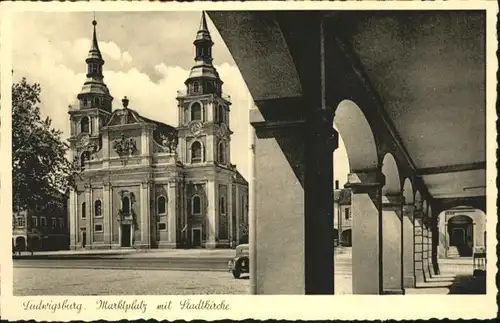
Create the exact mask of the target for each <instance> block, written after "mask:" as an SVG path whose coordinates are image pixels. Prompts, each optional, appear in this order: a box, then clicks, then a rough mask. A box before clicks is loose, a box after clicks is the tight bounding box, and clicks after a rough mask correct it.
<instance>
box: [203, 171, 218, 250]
mask: <svg viewBox="0 0 500 323" xmlns="http://www.w3.org/2000/svg"><path fill="white" fill-rule="evenodd" d="M207 199H208V201H207V222H206V226H205V229H206V230H207V233H206V237H207V241H206V243H205V247H206V248H208V249H212V248H215V245H216V244H215V237H216V228H217V224H216V214H217V212H216V211H217V209H218V208H217V200H216V188H215V181H213V180H209V181H207Z"/></svg>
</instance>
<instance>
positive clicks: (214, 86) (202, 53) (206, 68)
mask: <svg viewBox="0 0 500 323" xmlns="http://www.w3.org/2000/svg"><path fill="white" fill-rule="evenodd" d="M193 44H194V46H195V57H194V61H195V63H194V66H193V67H192V68H191V72H190V74H189V77H188V79H187V80H186V82H185V84H186V85H187V87H188V94H219V95H220V93H221V85H222V81H221V79H220V78H219V73H217V70H216V69H215V67H214V66H213V65H212V61H213V58H212V46H213V45H214V42H213V41H212V37H211V36H210V31H209V30H208V26H207V19H206V16H205V12H204V11H202V13H201V19H200V25H199V28H198V32H197V33H196V38H195V40H194V42H193Z"/></svg>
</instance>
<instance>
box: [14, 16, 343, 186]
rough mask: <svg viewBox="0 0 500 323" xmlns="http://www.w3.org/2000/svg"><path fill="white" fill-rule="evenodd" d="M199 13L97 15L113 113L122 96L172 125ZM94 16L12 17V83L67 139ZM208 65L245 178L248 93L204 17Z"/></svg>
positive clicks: (338, 160)
mask: <svg viewBox="0 0 500 323" xmlns="http://www.w3.org/2000/svg"><path fill="white" fill-rule="evenodd" d="M200 15H201V12H196V11H184V12H96V13H95V19H96V20H97V39H98V41H99V48H100V50H101V53H102V55H103V59H104V60H105V64H104V66H103V74H104V82H105V83H106V84H107V86H108V88H109V90H110V92H111V95H112V96H113V97H114V100H113V109H117V108H121V99H122V98H123V97H124V96H127V97H128V99H129V100H130V103H129V107H130V108H132V109H134V110H136V111H137V112H139V113H140V114H141V115H143V116H145V117H147V118H151V119H155V120H158V121H161V122H164V123H168V124H170V125H173V126H177V124H178V122H177V115H178V111H177V101H176V99H175V98H176V94H177V91H178V90H184V89H185V85H184V81H185V80H186V78H187V76H188V74H189V70H190V68H191V67H192V64H193V62H194V46H193V40H194V39H195V36H196V31H197V29H198V26H199V21H200ZM93 19H94V13H92V12H22V13H17V14H16V15H15V16H14V26H13V28H14V35H15V37H14V43H13V70H14V74H13V77H14V81H18V80H20V79H21V78H22V77H26V78H27V80H28V82H31V83H33V82H37V83H40V85H41V88H42V93H41V101H42V102H41V104H40V110H41V112H42V114H43V116H44V117H45V116H48V117H50V118H51V119H52V125H53V126H54V127H55V128H57V129H60V130H62V131H63V138H68V137H69V115H68V113H67V111H68V105H69V104H73V103H75V102H76V95H77V94H78V92H79V91H80V89H81V87H82V85H83V83H84V81H85V72H86V63H85V58H86V57H87V54H88V51H89V49H90V42H91V37H92V20H93ZM208 28H209V30H210V33H211V35H212V40H213V41H214V46H213V56H214V65H215V67H216V68H217V70H218V72H219V75H220V77H221V79H222V81H223V82H224V84H223V88H222V89H223V92H224V93H225V94H227V95H230V96H231V101H232V106H231V111H230V127H231V130H232V131H233V132H234V134H233V136H232V140H231V162H232V163H233V164H236V165H237V167H238V170H239V171H240V172H241V174H242V175H243V176H244V177H245V178H246V179H248V178H249V177H248V174H249V159H248V151H249V150H248V147H249V138H248V134H249V127H250V124H249V107H250V106H251V105H250V103H251V102H249V101H250V100H251V99H250V96H249V92H248V88H247V86H246V84H245V81H244V80H243V78H242V76H241V74H240V71H239V70H238V67H237V66H236V64H235V62H234V60H233V59H232V57H231V54H230V52H229V50H228V49H227V47H226V45H225V44H224V41H223V40H222V38H221V36H220V34H219V33H218V31H217V29H216V28H215V26H214V25H213V24H212V22H211V21H210V19H209V18H208ZM334 160H335V163H334V174H335V179H338V180H339V181H340V184H341V186H342V185H343V184H344V183H345V182H346V181H347V173H348V171H349V166H348V160H347V153H346V150H345V147H344V144H343V142H342V140H340V142H339V148H338V149H337V150H336V151H335V153H334Z"/></svg>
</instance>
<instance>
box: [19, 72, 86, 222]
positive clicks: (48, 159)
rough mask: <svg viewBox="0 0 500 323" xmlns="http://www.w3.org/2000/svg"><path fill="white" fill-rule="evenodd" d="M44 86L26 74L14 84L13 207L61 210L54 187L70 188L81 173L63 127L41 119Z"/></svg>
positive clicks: (61, 190) (46, 119)
mask: <svg viewBox="0 0 500 323" xmlns="http://www.w3.org/2000/svg"><path fill="white" fill-rule="evenodd" d="M40 93H41V87H40V85H39V84H37V83H33V84H30V83H28V82H27V81H26V79H25V78H23V79H22V80H21V81H20V82H18V83H14V84H13V85H12V186H13V187H12V190H13V196H12V198H13V201H12V203H13V211H14V213H18V212H20V211H22V210H27V209H29V210H34V211H43V210H53V209H54V208H56V209H59V210H61V209H62V208H63V207H64V206H63V205H62V201H60V199H55V198H54V193H55V191H59V192H67V190H68V188H69V186H72V185H74V179H75V177H76V175H78V169H77V167H76V165H75V163H73V162H70V161H69V160H68V159H67V158H66V152H67V150H68V148H69V147H68V145H67V144H66V143H65V142H64V141H63V140H62V139H61V135H62V131H60V130H56V129H54V128H52V125H51V123H52V121H51V119H50V118H48V117H47V118H45V119H42V117H41V114H40V108H39V107H38V106H37V105H38V104H39V103H40Z"/></svg>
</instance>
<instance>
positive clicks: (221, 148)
mask: <svg viewBox="0 0 500 323" xmlns="http://www.w3.org/2000/svg"><path fill="white" fill-rule="evenodd" d="M218 155H219V158H218V159H219V163H221V164H225V163H226V145H225V144H224V142H222V141H221V142H220V143H219V151H218Z"/></svg>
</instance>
